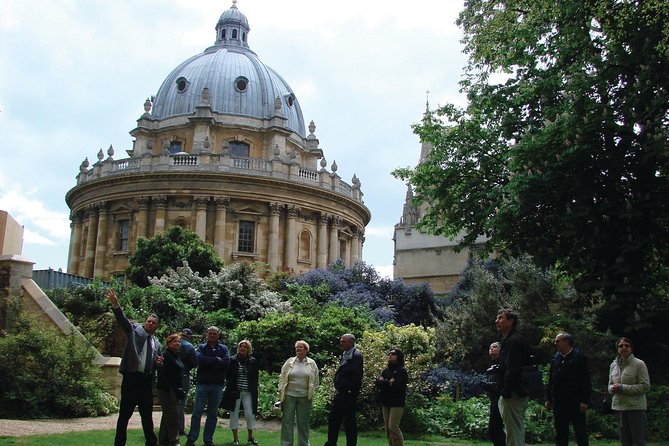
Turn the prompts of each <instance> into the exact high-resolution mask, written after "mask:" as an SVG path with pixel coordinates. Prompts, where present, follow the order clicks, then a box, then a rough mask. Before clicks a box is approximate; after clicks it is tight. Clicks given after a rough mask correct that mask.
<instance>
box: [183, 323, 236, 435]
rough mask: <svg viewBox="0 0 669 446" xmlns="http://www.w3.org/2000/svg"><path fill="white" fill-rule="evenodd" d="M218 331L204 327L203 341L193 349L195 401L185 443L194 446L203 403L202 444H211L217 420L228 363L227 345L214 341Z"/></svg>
mask: <svg viewBox="0 0 669 446" xmlns="http://www.w3.org/2000/svg"><path fill="white" fill-rule="evenodd" d="M219 335H220V330H219V329H218V328H217V327H213V326H212V327H209V328H208V329H207V342H205V343H204V344H202V345H200V346H199V347H198V348H197V352H196V353H197V362H198V367H197V375H196V377H195V383H196V384H195V402H194V403H193V414H192V416H191V421H190V431H189V432H188V440H187V441H186V446H194V445H195V442H196V441H197V438H198V437H199V436H200V420H201V418H202V414H203V413H204V407H205V406H207V420H206V421H205V423H204V433H203V435H202V439H203V440H204V444H205V446H210V445H213V444H214V431H215V430H216V421H217V419H218V405H219V403H220V402H221V397H222V396H223V385H224V384H225V373H226V370H227V368H228V364H229V363H230V354H229V352H228V347H226V346H225V345H223V344H221V343H220V342H219V341H218V338H219Z"/></svg>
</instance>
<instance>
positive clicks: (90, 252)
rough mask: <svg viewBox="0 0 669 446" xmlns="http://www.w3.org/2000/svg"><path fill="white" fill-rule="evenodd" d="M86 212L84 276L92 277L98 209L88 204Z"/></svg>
mask: <svg viewBox="0 0 669 446" xmlns="http://www.w3.org/2000/svg"><path fill="white" fill-rule="evenodd" d="M87 212H88V236H87V237H86V256H85V257H84V274H83V276H84V277H90V278H93V273H94V272H95V270H94V268H95V244H96V243H97V239H98V209H97V205H90V206H89V207H88V209H87Z"/></svg>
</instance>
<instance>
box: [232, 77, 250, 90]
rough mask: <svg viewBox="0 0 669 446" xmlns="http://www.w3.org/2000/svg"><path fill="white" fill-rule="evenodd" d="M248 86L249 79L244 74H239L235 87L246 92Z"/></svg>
mask: <svg viewBox="0 0 669 446" xmlns="http://www.w3.org/2000/svg"><path fill="white" fill-rule="evenodd" d="M248 86H249V80H248V79H247V78H245V77H244V76H239V77H238V78H237V79H235V89H236V90H237V91H238V92H240V93H244V92H245V91H246V89H247V88H248Z"/></svg>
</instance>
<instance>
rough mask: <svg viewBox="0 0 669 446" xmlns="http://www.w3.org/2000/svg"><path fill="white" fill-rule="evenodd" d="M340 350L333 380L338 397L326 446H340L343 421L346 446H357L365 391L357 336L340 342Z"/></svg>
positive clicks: (336, 396)
mask: <svg viewBox="0 0 669 446" xmlns="http://www.w3.org/2000/svg"><path fill="white" fill-rule="evenodd" d="M339 347H340V348H341V349H342V351H343V353H342V355H341V358H340V359H339V367H338V368H337V371H336V372H335V376H334V387H335V391H336V393H335V396H334V399H333V400H332V405H331V406H330V413H329V415H328V441H327V443H325V446H337V439H338V438H339V427H340V426H341V423H342V421H343V422H344V429H345V431H346V446H356V444H357V442H358V425H357V423H356V420H355V410H356V407H357V400H358V394H359V393H360V388H361V387H362V371H363V360H362V354H361V353H360V352H359V351H358V350H357V349H356V348H355V336H353V335H352V334H351V333H346V334H345V335H343V336H342V337H341V338H339Z"/></svg>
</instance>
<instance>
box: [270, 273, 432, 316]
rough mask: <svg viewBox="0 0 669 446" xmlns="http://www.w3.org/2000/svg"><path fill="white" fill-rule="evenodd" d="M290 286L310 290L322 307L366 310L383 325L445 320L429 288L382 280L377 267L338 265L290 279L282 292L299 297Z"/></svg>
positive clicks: (295, 289) (297, 289)
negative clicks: (362, 307)
mask: <svg viewBox="0 0 669 446" xmlns="http://www.w3.org/2000/svg"><path fill="white" fill-rule="evenodd" d="M291 283H293V284H297V285H301V286H307V287H309V288H308V292H309V293H310V294H311V296H312V297H313V298H314V299H315V300H316V302H317V303H319V304H324V303H334V304H336V305H340V306H344V307H360V306H364V307H366V308H368V309H369V310H370V311H371V312H372V313H373V314H374V315H375V317H376V319H377V320H378V321H380V322H392V323H395V324H397V325H406V324H411V323H413V324H419V325H428V326H429V325H434V323H435V322H436V321H437V320H439V319H441V317H442V314H441V309H440V308H439V307H438V305H437V302H436V300H435V297H434V293H433V292H432V290H431V289H430V287H428V286H427V285H426V284H418V285H405V284H404V283H403V282H402V280H401V279H398V280H391V279H383V278H380V277H379V275H378V273H377V272H376V270H375V269H374V267H372V266H369V265H366V264H365V263H364V262H357V263H355V264H354V265H353V266H351V267H345V266H344V265H343V263H341V261H338V262H335V263H332V264H331V265H329V266H328V267H327V268H319V269H314V270H311V271H308V272H306V273H304V274H301V275H299V276H297V277H294V278H291V277H288V278H286V279H285V281H284V283H283V284H282V285H280V286H279V288H282V287H285V288H286V289H287V291H288V292H287V293H286V294H287V295H291V294H294V293H299V292H300V290H299V288H295V287H292V288H291V286H290V285H291Z"/></svg>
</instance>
